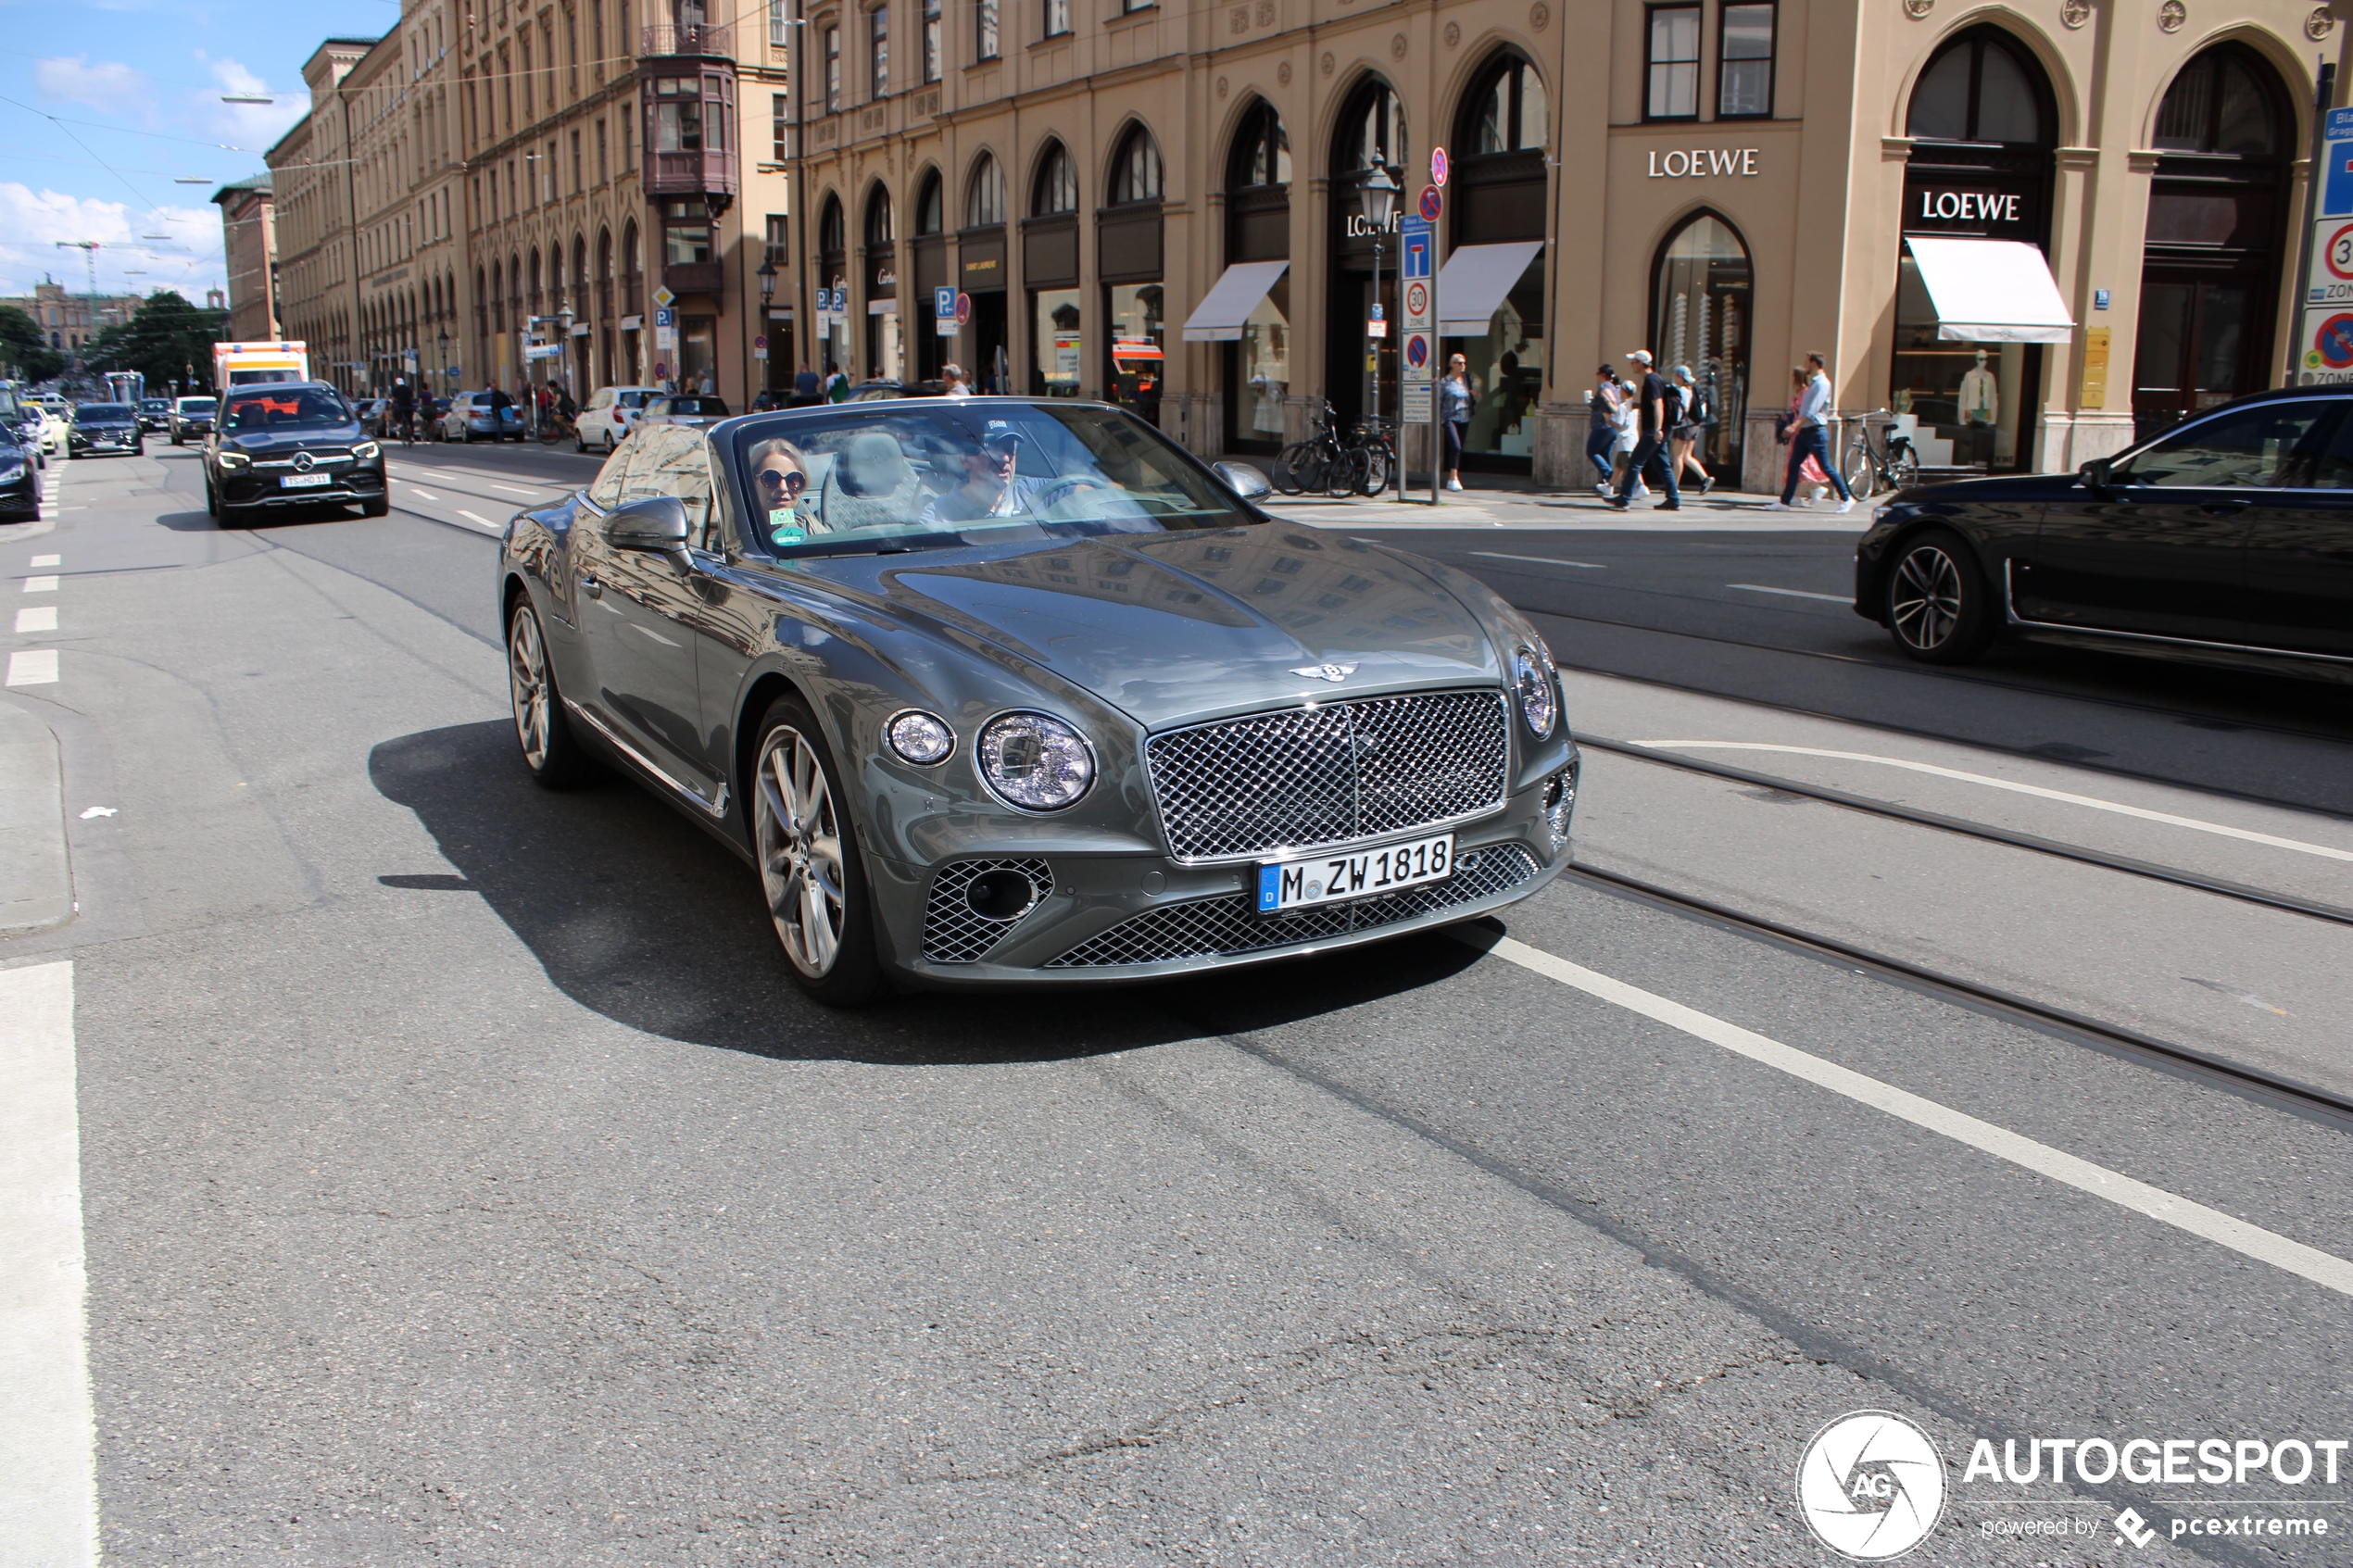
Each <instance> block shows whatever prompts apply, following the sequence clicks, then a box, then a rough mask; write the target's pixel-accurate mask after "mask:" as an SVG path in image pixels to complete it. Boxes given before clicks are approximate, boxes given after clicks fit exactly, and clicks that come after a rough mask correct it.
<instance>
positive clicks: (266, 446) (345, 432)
mask: <svg viewBox="0 0 2353 1568" xmlns="http://www.w3.org/2000/svg"><path fill="white" fill-rule="evenodd" d="M366 439H367V437H365V436H364V435H362V434H361V433H360V431H359V426H358V425H356V424H348V425H332V426H329V427H327V428H325V429H321V430H290V431H285V432H283V433H280V432H274V431H256V432H253V433H250V434H245V435H232V436H230V437H228V438H227V440H226V441H225V443H224V445H228V446H231V447H233V448H234V449H235V450H237V451H240V452H243V453H245V455H246V456H247V457H249V458H259V457H264V456H267V455H269V454H271V453H276V452H303V451H308V450H312V449H314V448H321V447H329V446H333V447H344V446H353V445H358V444H359V443H360V442H361V441H364V440H366Z"/></svg>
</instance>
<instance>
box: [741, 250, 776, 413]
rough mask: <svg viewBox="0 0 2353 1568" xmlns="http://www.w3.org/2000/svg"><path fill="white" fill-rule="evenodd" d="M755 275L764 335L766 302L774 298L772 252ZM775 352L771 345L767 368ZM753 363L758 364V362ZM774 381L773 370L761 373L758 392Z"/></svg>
mask: <svg viewBox="0 0 2353 1568" xmlns="http://www.w3.org/2000/svg"><path fill="white" fill-rule="evenodd" d="M757 275H758V277H759V279H760V332H762V333H764V332H767V331H768V325H769V322H768V302H769V301H770V300H772V299H774V298H775V297H776V256H775V252H774V251H773V250H768V251H766V252H765V254H763V255H762V256H761V258H760V266H759V268H758V270H757ZM775 352H776V350H775V345H773V344H772V345H769V349H768V354H769V358H767V360H766V361H765V363H766V364H768V365H769V366H772V367H773V366H774V364H775V363H776V360H775ZM754 362H755V363H759V362H760V361H754ZM774 380H775V373H774V370H769V371H767V372H765V373H763V374H762V375H761V378H760V390H761V391H762V392H766V391H767V390H769V387H770V385H771V384H772V383H774ZM744 381H745V383H746V384H747V385H749V383H750V381H751V378H750V377H749V376H746V377H745V378H744ZM745 401H747V402H749V401H750V399H749V398H747V399H745Z"/></svg>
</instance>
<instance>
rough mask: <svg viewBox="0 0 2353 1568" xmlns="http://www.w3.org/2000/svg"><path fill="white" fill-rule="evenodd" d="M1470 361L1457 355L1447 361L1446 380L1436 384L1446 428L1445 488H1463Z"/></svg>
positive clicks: (1439, 416) (1468, 407) (1468, 413)
mask: <svg viewBox="0 0 2353 1568" xmlns="http://www.w3.org/2000/svg"><path fill="white" fill-rule="evenodd" d="M1471 402H1472V396H1471V384H1470V361H1469V360H1468V359H1466V358H1464V357H1463V356H1461V355H1459V354H1457V355H1455V356H1454V357H1453V358H1450V359H1448V360H1447V361H1446V379H1445V380H1444V381H1442V382H1440V383H1438V418H1439V422H1440V423H1441V424H1443V425H1444V426H1445V427H1446V488H1447V489H1449V490H1460V489H1461V488H1462V487H1463V437H1464V436H1465V435H1466V434H1467V433H1469V431H1470V417H1471Z"/></svg>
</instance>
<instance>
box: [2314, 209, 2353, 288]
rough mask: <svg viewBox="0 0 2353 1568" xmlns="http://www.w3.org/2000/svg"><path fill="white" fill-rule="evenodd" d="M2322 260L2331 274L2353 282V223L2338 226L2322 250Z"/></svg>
mask: <svg viewBox="0 0 2353 1568" xmlns="http://www.w3.org/2000/svg"><path fill="white" fill-rule="evenodd" d="M2321 260H2322V264H2324V265H2325V266H2326V267H2327V268H2328V270H2329V276H2331V277H2333V278H2341V279H2343V280H2344V281H2346V282H2353V223H2340V224H2338V225H2337V226H2336V229H2335V232H2333V233H2331V234H2330V235H2329V243H2328V244H2327V245H2326V246H2324V247H2323V248H2322V251H2321Z"/></svg>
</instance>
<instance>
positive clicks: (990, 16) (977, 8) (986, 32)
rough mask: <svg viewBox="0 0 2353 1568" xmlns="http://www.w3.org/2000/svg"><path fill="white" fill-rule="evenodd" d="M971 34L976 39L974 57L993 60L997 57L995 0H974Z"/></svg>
mask: <svg viewBox="0 0 2353 1568" xmlns="http://www.w3.org/2000/svg"><path fill="white" fill-rule="evenodd" d="M973 36H974V37H975V39H976V40H977V41H978V44H977V47H976V50H975V58H976V59H983V60H993V59H995V58H996V57H997V53H998V30H997V0H974V10H973Z"/></svg>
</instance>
